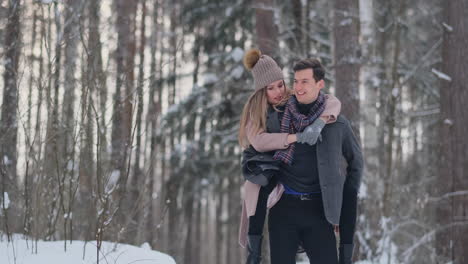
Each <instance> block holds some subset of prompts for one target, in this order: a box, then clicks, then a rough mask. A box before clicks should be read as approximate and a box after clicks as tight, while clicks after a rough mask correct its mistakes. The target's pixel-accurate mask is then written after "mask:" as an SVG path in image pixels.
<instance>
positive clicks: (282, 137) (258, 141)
mask: <svg viewBox="0 0 468 264" xmlns="http://www.w3.org/2000/svg"><path fill="white" fill-rule="evenodd" d="M246 132H247V139H248V140H249V142H250V144H251V145H252V146H253V147H254V148H255V150H257V151H258V152H267V151H272V150H277V149H286V148H287V147H288V146H289V145H288V133H266V132H265V131H259V132H257V133H255V132H254V131H253V129H252V126H251V123H250V122H247V127H246Z"/></svg>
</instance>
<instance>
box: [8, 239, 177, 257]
mask: <svg viewBox="0 0 468 264" xmlns="http://www.w3.org/2000/svg"><path fill="white" fill-rule="evenodd" d="M32 246H33V243H32V241H31V240H26V239H25V238H24V237H23V236H21V235H15V236H13V242H10V243H8V242H7V239H6V237H5V236H1V237H0V263H1V264H64V263H65V264H94V263H97V259H96V241H90V242H88V243H86V244H85V242H84V241H73V243H72V244H70V242H69V241H67V251H65V250H64V241H38V243H37V254H35V253H33V252H34V250H33V248H32ZM99 263H103V264H130V263H137V264H175V263H176V262H175V261H174V259H173V258H172V257H170V256H168V255H166V254H164V253H161V252H158V251H154V250H151V249H150V247H149V245H148V244H147V243H145V244H143V245H142V247H136V246H131V245H126V244H116V243H111V242H103V243H102V247H101V252H100V253H99Z"/></svg>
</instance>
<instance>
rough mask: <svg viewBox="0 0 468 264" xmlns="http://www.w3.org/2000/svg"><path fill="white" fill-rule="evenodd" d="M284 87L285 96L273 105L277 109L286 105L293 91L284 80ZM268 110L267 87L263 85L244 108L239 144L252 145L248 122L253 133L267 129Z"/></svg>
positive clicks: (246, 146)
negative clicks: (248, 133)
mask: <svg viewBox="0 0 468 264" xmlns="http://www.w3.org/2000/svg"><path fill="white" fill-rule="evenodd" d="M283 85H284V86H283V87H284V89H285V96H284V97H283V99H282V100H281V102H279V103H278V104H276V105H272V106H273V108H274V109H275V110H276V111H278V109H276V106H279V105H284V104H285V103H286V102H287V101H288V99H289V97H290V95H291V93H292V91H291V90H289V89H288V88H287V87H286V83H285V82H284V81H283ZM267 112H268V98H267V89H266V87H263V88H262V89H259V90H257V91H256V92H255V93H253V94H252V95H251V96H250V97H249V99H248V100H247V103H246V104H245V105H244V109H243V110H242V115H241V118H240V124H239V137H238V139H239V144H240V145H241V146H242V147H243V148H248V147H249V145H250V142H249V139H248V137H247V124H249V125H250V130H251V133H254V134H257V133H259V132H260V131H266V119H267Z"/></svg>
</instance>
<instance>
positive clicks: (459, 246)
mask: <svg viewBox="0 0 468 264" xmlns="http://www.w3.org/2000/svg"><path fill="white" fill-rule="evenodd" d="M466 10H468V3H467V2H466V1H464V0H453V1H446V2H444V15H443V17H444V20H443V21H442V22H443V23H444V24H443V25H444V34H443V44H442V59H443V60H442V69H441V72H442V73H443V74H446V75H447V76H441V77H442V78H441V80H440V82H441V88H440V109H441V124H440V129H441V131H440V133H441V137H440V140H441V149H440V151H441V152H440V154H441V156H440V160H439V161H440V163H439V168H440V174H439V179H438V183H439V184H438V185H437V189H438V190H437V193H438V194H439V195H440V196H441V197H444V196H445V197H444V198H442V199H441V200H440V202H439V203H438V210H437V220H438V228H439V230H438V232H437V233H436V249H437V255H439V256H440V259H439V262H438V263H445V262H453V263H467V262H468V252H467V251H466V245H468V236H466V234H467V233H468V216H467V213H466V212H467V210H468V207H467V205H468V195H467V194H466V190H467V189H468V179H467V177H466V172H467V171H468V163H467V162H466V157H467V155H468V140H467V138H466V131H467V130H468V125H467V120H468V114H467V112H466V104H465V103H466V101H467V100H468V91H467V89H466V83H468V76H467V74H466V69H467V67H468V60H467V59H466V58H468V51H467V49H466V47H467V45H468V39H467V38H466V36H468V17H467V16H466ZM457 192H461V194H457Z"/></svg>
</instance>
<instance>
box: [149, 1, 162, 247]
mask: <svg viewBox="0 0 468 264" xmlns="http://www.w3.org/2000/svg"><path fill="white" fill-rule="evenodd" d="M158 8H159V4H158V0H154V1H153V13H152V16H151V18H152V23H151V26H152V30H151V41H150V47H151V48H150V49H151V58H150V60H151V63H150V83H149V90H150V92H149V94H150V95H149V96H148V113H147V117H146V120H148V121H147V124H148V123H149V126H148V127H147V128H146V131H147V132H146V134H147V135H150V136H149V140H150V158H149V162H150V164H149V168H148V171H149V174H148V188H149V190H148V194H149V195H148V198H147V199H148V201H149V208H148V216H147V219H146V221H147V222H146V223H147V225H146V226H147V228H146V230H147V232H146V234H147V237H146V241H149V242H150V243H151V245H152V246H153V247H154V243H155V236H156V228H157V224H156V223H155V221H156V219H157V217H156V215H157V214H156V212H159V211H157V206H155V205H156V203H155V199H156V197H157V196H156V194H157V192H158V191H159V190H158V189H157V188H156V186H155V177H156V173H157V170H156V169H157V168H158V166H157V164H158V163H157V157H158V156H157V153H158V152H157V124H158V121H159V119H158V116H159V113H160V112H161V104H160V102H161V98H160V97H159V96H160V95H159V92H158V94H157V95H158V98H157V99H155V96H156V90H157V89H159V90H160V89H161V85H159V83H160V82H158V81H157V80H156V74H157V70H156V64H157V59H156V48H157V43H158V38H157V33H158V32H157V30H158V28H159V26H158V21H157V18H158Z"/></svg>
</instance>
